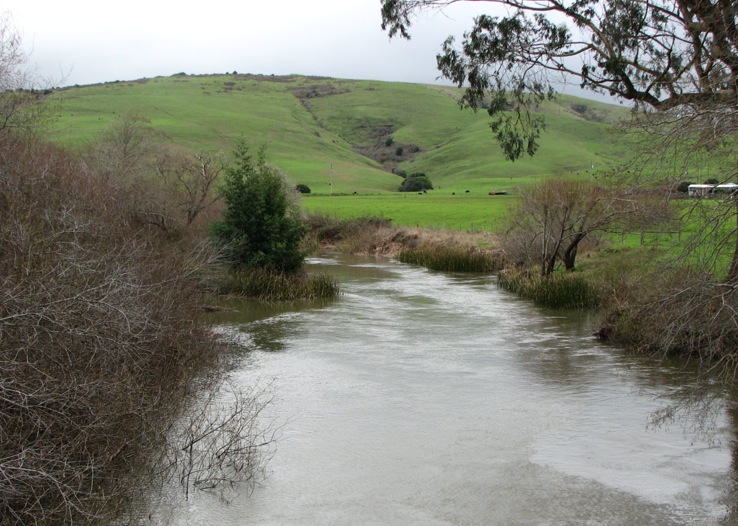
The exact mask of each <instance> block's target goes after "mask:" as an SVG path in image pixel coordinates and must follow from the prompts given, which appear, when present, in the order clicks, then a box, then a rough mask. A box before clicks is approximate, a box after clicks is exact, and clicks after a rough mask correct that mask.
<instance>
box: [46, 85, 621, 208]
mask: <svg viewBox="0 0 738 526" xmlns="http://www.w3.org/2000/svg"><path fill="white" fill-rule="evenodd" d="M457 95H458V90H456V89H454V88H451V87H446V86H437V85H419V84H405V83H389V82H378V81H362V80H344V79H332V78H321V77H303V76H297V75H293V76H268V75H250V74H235V73H234V74H228V75H206V76H194V75H186V74H184V73H181V74H177V75H173V76H170V77H157V78H152V79H140V80H136V81H130V82H125V81H120V82H111V83H106V84H98V85H90V86H75V87H70V88H65V89H62V90H57V91H55V92H54V94H53V95H52V97H53V100H54V101H55V102H57V103H58V107H59V116H58V119H56V120H55V121H54V122H53V124H52V125H51V129H50V137H51V139H52V140H54V141H56V142H59V143H62V144H65V145H68V146H75V145H79V144H83V143H85V142H87V141H91V140H94V138H95V137H96V135H97V134H98V133H99V132H100V131H101V130H103V129H105V128H106V127H108V126H109V125H110V123H111V122H112V121H113V120H114V119H115V118H116V117H117V116H119V115H122V114H126V113H135V114H137V115H141V116H144V117H146V118H148V119H149V120H150V121H151V125H152V126H153V127H154V128H155V129H157V130H159V131H161V132H162V133H163V134H165V135H166V136H168V137H169V139H170V140H171V141H173V142H175V143H177V144H180V145H183V146H186V147H189V148H192V149H194V150H206V151H214V150H226V151H227V150H230V149H231V146H232V145H233V143H234V141H235V140H236V139H237V138H239V137H243V138H244V139H245V140H246V141H247V142H248V143H249V144H252V145H253V147H254V148H256V147H258V146H260V145H262V144H266V145H267V146H268V160H269V161H270V162H272V163H273V164H275V165H277V166H279V167H280V168H282V169H283V170H285V171H286V172H287V173H288V175H289V176H290V177H291V179H292V180H294V181H295V182H296V183H303V184H306V185H308V186H309V187H310V188H311V189H312V190H313V192H314V193H324V194H330V193H336V194H338V193H348V194H352V193H353V192H357V193H359V194H364V193H377V192H393V191H396V189H397V187H398V185H399V183H400V178H399V177H398V176H397V175H395V174H393V173H392V172H391V170H392V169H398V170H405V171H406V172H407V173H414V172H424V173H426V174H427V175H428V176H429V177H430V178H431V180H432V181H433V183H434V185H436V187H439V186H440V187H443V188H445V189H447V190H456V191H464V190H466V189H472V190H479V191H484V192H485V193H486V191H487V190H491V189H497V190H501V189H509V188H511V187H513V186H516V185H518V184H521V183H525V182H528V181H531V180H534V179H537V178H540V177H543V176H546V175H555V174H570V173H582V172H585V171H587V170H591V169H592V168H593V167H594V168H595V169H601V168H604V167H607V166H610V165H612V164H613V163H614V162H616V160H617V159H620V158H621V155H620V154H619V153H618V151H617V149H616V146H615V145H614V143H613V140H612V137H611V136H610V134H609V131H608V130H609V127H610V126H609V125H610V124H611V123H612V122H614V121H615V120H617V119H618V118H620V117H622V116H624V115H625V114H626V110H624V109H623V108H621V107H618V106H613V105H608V104H603V103H599V102H594V101H591V100H586V99H579V98H575V97H570V96H562V97H561V98H559V99H558V100H556V101H555V102H551V103H547V104H546V105H545V106H543V107H542V108H541V111H542V112H543V113H545V114H546V119H547V122H548V131H547V133H546V134H545V135H544V136H543V137H542V139H541V148H540V150H539V152H538V153H537V154H536V156H535V157H533V158H529V159H522V160H519V161H517V162H515V163H510V162H508V161H505V159H504V156H503V155H502V152H501V151H500V149H499V148H498V146H497V144H496V143H495V142H494V139H493V137H492V134H491V131H490V130H489V126H488V118H487V115H486V113H484V112H479V113H473V112H471V111H468V110H464V111H461V110H459V108H458V105H457V104H456V97H457Z"/></svg>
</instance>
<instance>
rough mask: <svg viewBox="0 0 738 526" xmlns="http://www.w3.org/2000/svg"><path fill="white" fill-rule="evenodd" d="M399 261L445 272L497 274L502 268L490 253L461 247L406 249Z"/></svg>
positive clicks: (403, 250) (435, 246)
mask: <svg viewBox="0 0 738 526" xmlns="http://www.w3.org/2000/svg"><path fill="white" fill-rule="evenodd" d="M398 259H399V260H400V261H401V262H403V263H409V264H411V265H420V266H423V267H426V268H428V269H430V270H439V271H445V272H495V271H497V270H500V268H501V267H502V264H501V262H500V261H499V260H498V259H497V258H495V257H494V256H492V255H491V254H489V253H488V252H484V251H481V250H475V249H469V248H465V247H460V246H437V245H433V246H421V247H418V248H404V249H402V250H401V251H400V254H399V256H398Z"/></svg>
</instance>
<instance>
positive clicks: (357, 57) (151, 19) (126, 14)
mask: <svg viewBox="0 0 738 526" xmlns="http://www.w3.org/2000/svg"><path fill="white" fill-rule="evenodd" d="M0 5H1V7H0V9H2V10H5V11H8V12H10V14H11V16H12V23H13V25H14V26H15V28H16V29H17V30H18V31H19V32H20V33H21V35H22V38H23V42H24V47H25V49H26V50H27V51H28V52H29V55H30V61H29V62H30V65H31V66H34V67H36V68H37V71H38V73H39V74H40V75H41V76H42V77H43V78H48V79H52V80H53V81H54V84H59V83H62V84H65V85H71V84H90V83H96V82H105V81H112V80H132V79H136V78H141V77H153V76H158V75H171V74H173V73H178V72H182V71H183V72H185V73H223V72H226V71H229V72H230V71H234V70H236V71H238V72H241V73H264V74H272V73H273V74H289V73H298V74H305V75H324V76H331V77H340V78H352V79H376V80H389V81H407V82H421V83H434V82H436V78H437V76H438V72H437V71H436V67H435V56H436V54H437V53H438V51H439V50H440V47H441V44H442V42H443V40H444V39H445V38H446V36H448V35H449V34H451V33H455V34H457V35H461V33H462V32H463V31H464V30H465V29H468V28H470V27H471V23H472V22H471V20H472V17H473V15H474V14H478V13H479V12H481V8H482V7H487V8H489V5H487V6H480V5H479V4H476V5H475V4H474V3H468V4H466V3H465V4H462V5H456V6H453V7H451V8H448V9H447V10H446V11H445V12H444V13H438V12H435V13H429V14H427V15H424V16H423V17H422V18H420V19H419V20H418V22H417V24H416V26H415V27H414V31H413V39H412V40H411V41H410V42H407V41H404V40H401V39H393V40H392V41H390V40H389V38H388V36H387V34H386V33H385V32H384V31H382V29H381V27H380V24H381V17H380V2H379V0H262V1H258V2H257V1H253V0H241V1H233V0H227V1H226V0H208V1H205V2H202V1H201V2H198V3H188V2H186V1H184V2H183V1H178V2H174V1H171V0H125V1H120V2H118V1H112V2H110V1H104V0H103V1H101V0H94V1H92V0H65V1H59V0H53V1H51V0H4V1H3V2H2V4H0ZM60 79H63V80H62V81H61V82H60Z"/></svg>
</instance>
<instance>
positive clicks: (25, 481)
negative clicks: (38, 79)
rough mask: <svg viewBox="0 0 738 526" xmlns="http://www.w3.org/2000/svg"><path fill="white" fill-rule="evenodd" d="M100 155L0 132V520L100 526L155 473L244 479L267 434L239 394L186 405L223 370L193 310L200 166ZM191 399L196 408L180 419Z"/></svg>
mask: <svg viewBox="0 0 738 526" xmlns="http://www.w3.org/2000/svg"><path fill="white" fill-rule="evenodd" d="M107 145H108V146H110V144H109V143H107ZM95 151H96V152H97V153H100V152H101V151H102V149H101V148H98V149H97V150H95ZM108 154H109V156H108V157H107V158H106V159H105V160H106V161H107V163H97V164H96V163H90V162H89V157H87V162H81V161H79V160H78V159H76V158H74V157H73V156H71V155H70V154H69V153H68V152H65V151H63V150H61V149H59V148H57V147H54V146H50V145H48V144H45V143H43V142H40V141H39V140H37V139H34V138H33V137H32V136H30V135H28V134H22V133H16V132H13V131H10V130H5V131H2V130H0V210H2V214H0V371H2V375H0V524H3V525H5V524H56V523H72V522H74V523H105V522H107V521H109V520H111V519H112V518H113V517H116V516H118V515H119V514H129V513H130V512H131V510H130V507H129V506H128V504H129V503H130V501H131V499H132V498H133V497H135V496H136V495H139V494H140V493H141V492H143V491H146V489H145V488H150V487H151V486H150V484H151V483H152V482H156V481H159V482H163V481H165V480H167V478H169V479H172V478H175V477H179V478H180V479H181V480H180V481H181V482H182V484H183V486H185V487H184V489H185V490H188V489H189V487H190V486H197V485H198V484H199V485H200V486H203V485H205V486H208V487H210V486H212V485H213V484H216V483H223V484H237V483H239V482H242V481H248V480H250V479H251V477H252V476H253V474H254V473H253V469H254V468H255V467H256V466H258V465H259V460H258V450H259V449H260V447H261V445H262V444H264V443H268V442H269V440H268V439H267V440H265V439H264V437H263V436H259V434H258V433H256V432H255V429H256V421H257V416H258V413H259V411H260V405H259V404H260V402H258V401H257V400H256V399H255V398H253V397H252V396H251V395H250V394H249V393H242V392H237V393H234V396H231V397H230V400H231V402H230V406H228V407H225V408H224V407H223V406H222V404H220V405H218V407H217V408H215V409H212V408H210V407H209V406H208V404H205V405H204V406H203V405H202V401H201V400H200V401H198V400H199V399H201V398H202V393H207V392H214V391H215V390H217V389H218V388H219V387H218V385H219V382H220V380H219V377H220V376H221V371H222V366H223V365H224V363H223V361H222V359H221V353H220V352H219V351H220V350H222V349H223V345H222V344H219V343H217V342H216V341H215V340H214V339H213V337H212V335H211V334H210V332H209V331H208V329H207V327H206V326H205V325H204V323H203V322H202V321H200V320H199V319H198V314H197V313H198V307H199V305H198V303H199V302H200V298H201V293H200V286H199V283H200V282H201V281H202V280H203V275H204V274H207V273H206V272H205V270H206V269H208V268H209V265H210V264H211V263H212V262H213V260H214V259H216V254H215V252H214V251H213V250H212V248H211V247H210V246H209V244H208V243H206V242H204V241H202V240H203V239H206V238H205V237H204V233H205V228H206V222H207V221H206V218H205V214H206V209H208V206H207V205H208V204H209V203H211V202H212V199H211V198H210V197H209V196H210V192H209V185H210V184H211V182H212V179H211V178H210V177H209V176H207V174H208V170H209V168H208V167H207V166H206V163H205V162H204V161H207V160H204V159H202V158H199V159H198V158H197V157H192V158H190V160H191V161H193V162H192V163H184V164H171V165H168V166H170V168H169V171H168V172H165V171H163V170H162V172H164V173H162V172H160V174H161V175H162V176H167V177H169V180H170V181H172V180H173V181H179V183H180V184H161V181H160V180H158V179H157V178H156V177H151V178H148V179H147V178H144V177H142V175H141V174H140V173H138V172H136V171H134V170H130V171H128V172H126V171H124V170H122V169H114V164H113V162H112V161H114V160H115V159H114V158H113V156H112V154H110V152H109V151H108ZM96 158H97V159H98V160H101V159H103V156H100V155H98V156H97V157H96ZM178 159H180V160H181V159H183V158H182V157H178ZM101 166H107V167H108V168H109V169H105V170H102V169H101ZM123 166H125V167H127V168H129V169H130V168H131V167H132V166H135V163H134V162H133V161H131V162H129V163H125V164H122V165H121V167H123ZM183 166H184V167H185V168H183ZM198 185H200V186H198ZM202 185H205V186H202ZM203 196H206V197H205V198H204V199H202V198H203ZM206 398H207V397H206ZM193 403H196V404H198V407H201V410H200V413H198V414H200V415H201V416H202V417H201V418H199V419H197V420H196V421H195V420H192V425H187V424H186V423H185V424H183V423H182V420H181V415H182V414H183V411H184V410H185V409H186V408H189V407H191V405H192V404H193ZM246 417H248V418H246ZM173 426H177V427H176V429H178V430H179V431H178V432H177V433H173V432H172V431H171V430H172V429H174V428H173ZM182 426H184V427H182ZM226 436H228V437H231V439H229V440H224V437H226ZM183 440H187V441H189V443H190V444H195V443H197V444H199V446H198V448H196V449H195V450H193V448H192V447H190V448H187V447H185V446H186V445H187V444H185V443H184V442H182V441H183ZM202 444H216V445H217V446H218V447H217V448H216V447H215V446H213V447H206V448H204V449H203V447H202ZM223 459H226V460H225V461H224V460H223ZM154 475H156V476H154ZM206 479H207V483H204V482H203V480H206ZM216 485H217V484H216Z"/></svg>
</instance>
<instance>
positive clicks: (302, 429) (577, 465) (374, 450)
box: [157, 255, 735, 525]
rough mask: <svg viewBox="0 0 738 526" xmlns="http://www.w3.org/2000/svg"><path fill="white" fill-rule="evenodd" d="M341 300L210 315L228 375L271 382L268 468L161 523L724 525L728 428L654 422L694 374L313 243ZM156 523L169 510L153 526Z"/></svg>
mask: <svg viewBox="0 0 738 526" xmlns="http://www.w3.org/2000/svg"><path fill="white" fill-rule="evenodd" d="M310 266H311V267H313V268H314V269H318V270H321V271H324V272H330V273H332V274H334V275H335V276H336V277H337V278H338V279H339V280H340V282H341V285H342V290H343V294H342V295H341V297H340V298H339V299H337V300H335V301H331V302H327V303H322V304H307V303H305V304H298V305H290V306H288V307H285V306H281V307H280V306H263V305H258V304H254V303H248V302H244V303H241V304H239V305H238V309H239V312H238V313H225V314H220V315H218V316H217V317H216V318H214V319H215V320H216V322H217V324H218V327H219V330H220V331H221V332H223V333H224V334H226V335H228V336H229V337H231V338H238V339H240V341H241V342H242V343H241V345H242V346H243V357H242V359H241V362H240V367H239V368H238V369H237V370H236V371H235V372H234V379H235V381H237V382H240V383H243V384H244V385H253V384H256V383H258V384H261V385H267V384H268V385H269V386H270V387H269V388H270V390H271V392H272V393H273V396H274V399H273V401H272V403H271V404H270V406H269V408H268V418H269V419H270V420H272V421H273V422H276V423H277V425H279V426H280V429H281V432H280V436H279V438H278V441H277V442H276V444H275V449H274V451H273V456H272V458H271V460H270V461H269V463H268V466H267V476H266V478H264V479H263V480H262V481H261V482H260V483H259V484H258V485H257V486H256V487H255V488H253V491H248V492H244V494H242V495H239V496H237V497H236V498H234V499H233V500H232V501H231V502H230V503H228V504H226V503H224V502H223V501H222V500H221V499H220V498H219V497H218V495H217V494H211V493H203V492H196V493H194V494H191V495H190V498H189V500H188V501H186V502H185V501H183V500H176V499H175V500H174V501H171V502H169V503H168V504H162V505H161V506H160V507H159V510H158V512H157V513H158V516H159V518H160V519H162V517H166V521H167V522H171V523H173V524H182V525H184V524H193V525H201V524H214V525H216V524H217V525H236V524H239V525H240V524H258V525H287V524H307V525H313V524H315V525H343V524H377V525H380V524H381V525H384V524H388V525H394V524H397V525H400V524H422V525H457V524H466V525H477V524H478V525H483V524H484V525H487V524H490V525H564V524H567V525H568V524H572V525H661V524H663V525H679V524H690V525H695V524H704V525H708V524H709V525H712V524H732V523H733V520H734V517H733V515H732V514H731V512H730V510H731V509H732V507H733V505H734V500H735V489H734V486H733V484H734V477H735V473H734V470H733V465H732V456H733V453H732V451H731V446H732V445H733V441H734V431H733V425H734V424H733V421H732V420H731V419H730V418H728V417H727V416H726V415H725V414H724V413H722V412H721V413H719V414H718V415H717V420H716V421H715V429H714V430H713V432H712V433H711V434H710V438H709V439H708V438H705V437H702V436H701V435H696V434H694V433H692V432H691V431H690V430H689V429H685V428H684V427H682V426H680V425H669V426H657V427H653V426H649V419H650V417H651V416H652V415H653V414H654V412H655V411H656V410H658V409H659V408H662V407H664V405H665V404H667V403H669V400H673V398H671V397H670V395H673V393H674V392H675V391H676V390H677V388H678V387H679V386H680V385H684V383H686V382H689V381H690V378H691V377H690V373H689V371H688V370H685V369H683V368H678V367H673V366H669V367H667V366H655V365H654V364H652V363H648V362H647V361H646V360H644V359H642V358H639V357H633V356H630V355H628V354H627V353H625V352H623V351H622V350H619V349H616V348H612V347H609V346H607V345H604V344H602V343H599V342H597V341H595V340H594V339H593V338H592V336H591V332H592V324H591V320H589V319H588V317H587V316H586V315H584V314H581V313H560V312H552V311H546V310H543V309H540V308H537V307H535V306H533V305H531V304H530V303H529V302H526V301H523V300H520V299H519V298H517V297H515V296H513V295H511V294H509V293H507V292H505V291H503V290H500V289H499V288H497V287H496V285H495V280H494V278H493V277H488V276H465V275H457V274H444V273H437V272H430V271H427V270H425V269H422V268H417V267H411V266H407V265H403V264H400V263H398V262H395V261H391V260H387V259H377V258H371V257H350V256H344V255H326V256H324V257H320V258H314V259H311V260H310ZM162 520H164V519H162Z"/></svg>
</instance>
